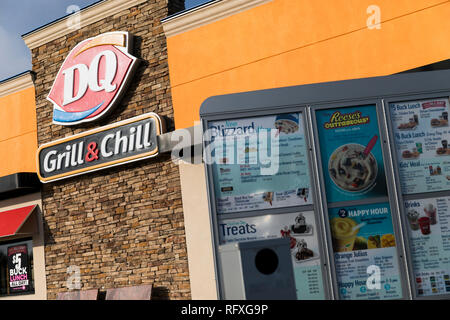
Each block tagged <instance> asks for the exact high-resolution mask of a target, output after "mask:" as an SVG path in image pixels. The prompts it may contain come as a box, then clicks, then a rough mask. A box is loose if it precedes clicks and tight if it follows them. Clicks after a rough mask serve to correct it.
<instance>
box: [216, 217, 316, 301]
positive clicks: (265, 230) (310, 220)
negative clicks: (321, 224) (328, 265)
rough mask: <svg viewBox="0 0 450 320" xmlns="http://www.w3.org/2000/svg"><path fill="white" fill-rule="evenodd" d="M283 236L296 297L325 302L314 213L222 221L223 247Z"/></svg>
mask: <svg viewBox="0 0 450 320" xmlns="http://www.w3.org/2000/svg"><path fill="white" fill-rule="evenodd" d="M280 237H285V238H289V239H290V246H291V259H292V264H293V268H294V277H295V285H296V289H297V298H298V299H299V300H318V299H325V295H324V289H323V280H322V279H323V278H322V271H321V260H320V251H319V244H318V240H317V225H316V223H315V219H314V212H312V211H308V212H302V213H288V214H276V215H265V216H258V217H250V218H242V219H223V220H219V240H220V243H221V244H224V243H228V242H235V241H239V242H243V241H253V240H263V239H271V238H280Z"/></svg>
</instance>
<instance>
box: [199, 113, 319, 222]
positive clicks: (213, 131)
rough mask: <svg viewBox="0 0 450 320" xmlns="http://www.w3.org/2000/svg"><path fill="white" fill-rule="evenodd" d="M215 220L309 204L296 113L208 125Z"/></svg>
mask: <svg viewBox="0 0 450 320" xmlns="http://www.w3.org/2000/svg"><path fill="white" fill-rule="evenodd" d="M208 128H209V135H210V137H211V143H210V144H209V145H208V146H207V147H206V148H205V150H206V152H207V153H208V154H210V155H211V158H210V159H211V161H212V164H211V165H212V171H213V179H214V191H215V196H216V208H217V212H218V213H219V214H225V213H233V212H242V211H251V210H260V209H270V208H280V207H290V206H302V205H310V204H312V194H311V188H310V178H309V177H310V175H309V167H308V160H307V156H308V154H307V148H306V141H305V134H304V128H303V118H302V114H301V113H289V114H278V115H273V116H264V117H255V118H242V119H234V120H226V121H214V122H210V123H209V127H208Z"/></svg>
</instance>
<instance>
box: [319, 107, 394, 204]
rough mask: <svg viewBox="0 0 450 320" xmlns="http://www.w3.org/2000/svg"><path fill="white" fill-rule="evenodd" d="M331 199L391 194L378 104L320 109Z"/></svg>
mask: <svg viewBox="0 0 450 320" xmlns="http://www.w3.org/2000/svg"><path fill="white" fill-rule="evenodd" d="M316 119H317V129H318V134H319V144H320V155H321V159H322V168H323V174H324V181H325V188H326V195H327V201H328V202H337V201H348V200H359V199H367V198H372V197H382V196H387V192H386V178H385V170H384V164H383V156H382V151H381V141H380V140H381V139H380V134H379V128H378V121H377V113H376V107H375V105H369V106H358V107H346V108H336V109H326V110H319V111H317V112H316Z"/></svg>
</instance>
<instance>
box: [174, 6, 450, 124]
mask: <svg viewBox="0 0 450 320" xmlns="http://www.w3.org/2000/svg"><path fill="white" fill-rule="evenodd" d="M373 4H376V5H377V6H379V7H380V9H381V22H382V23H381V29H373V30H371V29H369V28H367V24H366V21H367V19H368V18H369V17H370V15H371V14H368V13H367V8H368V7H369V6H370V5H373ZM448 17H450V1H449V0H447V1H443V0H414V1H411V0H394V1H393V0H377V1H373V0H314V1H311V0H273V1H271V2H269V3H266V4H264V5H260V6H258V7H255V8H252V9H249V10H247V11H243V12H240V13H238V14H235V15H233V16H230V17H227V18H224V19H222V20H219V21H216V22H213V23H210V24H207V25H204V26H201V27H198V28H196V29H192V30H189V31H186V32H184V33H181V34H178V35H175V36H172V37H169V38H168V40H167V44H168V59H169V70H170V81H171V86H172V99H173V105H174V112H175V125H176V128H177V129H179V128H184V127H190V126H192V125H194V121H196V120H199V108H200V105H201V104H202V102H203V101H204V100H205V99H206V98H208V97H210V96H213V95H220V94H228V93H235V92H242V91H251V90H259V89H268V88H276V87H284V86H293V85H301V84H308V83H317V82H324V81H335V80H344V79H355V78H363V77H372V76H381V75H389V74H393V73H397V72H400V71H404V70H408V69H412V68H415V67H419V66H423V65H427V64H430V63H434V62H437V61H441V60H446V59H449V58H450V41H449V39H448V36H449V34H450V19H449V18H448Z"/></svg>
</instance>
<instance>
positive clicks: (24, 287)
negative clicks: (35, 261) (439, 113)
mask: <svg viewBox="0 0 450 320" xmlns="http://www.w3.org/2000/svg"><path fill="white" fill-rule="evenodd" d="M7 252H8V277H9V290H10V292H11V293H13V292H25V291H29V289H30V279H29V277H30V276H31V274H30V270H28V268H29V266H28V250H27V246H26V245H20V246H14V247H8V251H7Z"/></svg>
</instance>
